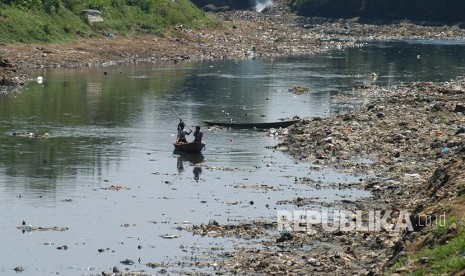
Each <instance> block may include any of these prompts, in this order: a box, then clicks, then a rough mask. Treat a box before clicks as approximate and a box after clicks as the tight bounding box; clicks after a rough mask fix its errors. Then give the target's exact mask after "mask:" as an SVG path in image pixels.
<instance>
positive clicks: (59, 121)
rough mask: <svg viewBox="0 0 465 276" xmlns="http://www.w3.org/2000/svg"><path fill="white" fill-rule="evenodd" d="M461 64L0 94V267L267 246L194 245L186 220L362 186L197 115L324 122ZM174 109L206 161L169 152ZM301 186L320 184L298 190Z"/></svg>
mask: <svg viewBox="0 0 465 276" xmlns="http://www.w3.org/2000/svg"><path fill="white" fill-rule="evenodd" d="M464 62H465V44H464V43H462V42H457V41H435V42H429V41H403V42H385V43H373V44H369V45H366V46H365V47H363V48H355V49H348V50H346V51H343V52H331V53H327V54H321V55H315V56H306V57H289V58H279V59H276V60H253V59H249V60H240V61H231V60H226V61H215V62H181V63H177V64H172V63H160V64H133V65H124V66H106V67H102V68H86V69H73V70H65V69H55V70H50V71H38V72H36V76H37V77H39V76H40V77H42V78H43V79H41V78H39V79H37V80H38V81H36V82H32V83H30V84H29V85H28V86H27V87H26V88H25V89H24V90H23V91H21V92H20V93H16V94H10V95H2V96H1V98H0V122H1V124H0V141H1V142H0V208H1V209H2V210H3V211H2V216H1V218H2V223H1V225H0V233H2V240H1V242H0V244H1V248H2V249H1V252H0V260H1V261H0V273H1V274H2V275H9V274H15V273H17V272H16V271H18V270H21V275H52V274H59V275H96V274H100V273H101V272H102V271H111V270H112V269H117V270H118V271H121V272H124V271H126V270H128V271H140V270H145V271H146V272H147V273H175V274H177V273H188V272H205V273H211V272H212V271H213V269H214V266H213V265H211V266H201V268H199V266H196V265H195V264H196V263H199V262H205V261H211V262H214V260H215V254H216V252H228V251H233V250H234V249H235V248H236V247H238V246H251V247H260V239H259V238H258V239H254V240H249V239H246V238H244V237H242V238H241V237H240V234H238V235H236V236H233V237H212V235H209V236H201V235H193V234H192V233H191V231H189V229H190V228H191V227H192V225H198V224H202V223H205V224H206V223H209V222H210V223H212V222H213V223H221V224H237V223H241V222H248V221H252V220H260V219H264V220H268V221H273V220H276V216H277V211H278V210H293V209H295V208H296V207H295V206H291V205H286V204H280V203H279V202H285V201H286V200H289V199H292V198H295V197H298V196H304V197H307V198H310V197H311V198H314V199H315V202H316V205H318V203H321V204H323V203H328V202H329V203H330V202H331V201H334V200H341V199H351V200H353V199H357V198H362V197H370V196H371V194H370V193H369V192H367V191H364V190H362V189H358V188H357V185H356V184H357V183H358V182H359V181H360V179H363V178H364V177H366V176H365V175H364V174H360V173H359V174H347V173H342V172H338V171H336V170H333V169H331V168H329V167H320V166H314V165H311V164H306V163H298V162H296V161H295V160H293V159H292V158H291V157H290V156H288V155H286V154H284V153H281V152H279V151H276V150H274V149H272V147H273V146H275V145H276V144H278V143H279V139H278V138H276V137H275V135H274V134H275V131H274V130H268V131H260V130H243V129H228V128H219V127H211V128H210V127H206V126H203V124H202V121H205V120H215V121H224V122H229V121H233V122H271V121H279V120H280V119H292V118H294V117H295V116H298V117H300V118H308V117H327V116H331V115H334V114H337V113H341V112H345V111H347V110H350V109H351V108H353V106H352V105H349V104H347V105H345V104H340V103H339V104H337V105H336V104H333V103H332V102H331V96H333V95H336V94H337V93H339V92H341V91H345V90H349V89H352V88H353V87H354V86H359V85H370V84H371V85H378V86H387V85H402V84H405V83H410V82H414V81H447V80H450V79H453V78H455V77H457V76H459V75H462V74H463V72H464V67H463V64H465V63H464ZM295 87H303V88H308V90H309V91H308V92H307V93H303V94H299V93H292V91H290V90H292V89H293V88H295ZM172 109H173V110H175V111H176V112H177V113H179V115H180V116H181V117H182V118H183V120H184V121H185V122H186V124H187V125H188V126H189V127H190V128H194V127H195V126H196V125H200V126H202V131H203V133H204V141H205V143H206V145H207V146H206V149H205V150H204V151H203V152H202V153H201V154H197V155H191V154H177V153H174V152H173V149H174V148H173V145H172V143H173V142H174V140H175V139H176V126H177V123H178V122H179V119H178V118H177V116H176V114H174V113H173V111H172ZM277 131H282V130H277ZM13 133H15V134H18V135H13ZM187 139H188V140H192V139H193V138H192V135H189V136H188V137H187ZM362 161H363V162H370V160H360V162H362ZM304 178H308V179H311V180H312V181H314V182H318V183H320V184H321V185H320V186H321V187H320V188H318V189H316V188H315V187H310V186H308V185H305V184H302V183H300V182H297V181H296V179H304ZM341 184H343V185H344V184H347V185H349V184H350V185H351V187H352V188H350V189H339V188H338V187H339V186H340V185H341ZM316 207H317V206H316ZM270 231H277V230H276V229H274V230H273V229H271V230H270ZM188 264H191V265H188ZM15 268H16V271H15Z"/></svg>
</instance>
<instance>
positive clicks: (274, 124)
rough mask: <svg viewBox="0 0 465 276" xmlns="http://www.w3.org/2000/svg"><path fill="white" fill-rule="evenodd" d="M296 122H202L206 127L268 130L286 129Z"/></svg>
mask: <svg viewBox="0 0 465 276" xmlns="http://www.w3.org/2000/svg"><path fill="white" fill-rule="evenodd" d="M298 121H300V120H288V121H277V122H268V123H233V122H231V123H227V122H213V121H203V122H204V123H205V124H206V125H207V126H222V127H231V128H259V129H268V128H280V127H288V126H290V125H292V124H295V123H297V122H298Z"/></svg>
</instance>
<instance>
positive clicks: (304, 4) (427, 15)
mask: <svg viewBox="0 0 465 276" xmlns="http://www.w3.org/2000/svg"><path fill="white" fill-rule="evenodd" d="M291 6H292V8H293V9H294V10H296V11H298V12H299V13H300V14H302V15H306V16H323V17H356V16H360V17H362V18H367V19H375V18H376V19H389V20H392V19H412V20H424V21H444V22H460V21H465V13H463V11H464V10H465V1H463V0H390V1H386V0H292V1H291Z"/></svg>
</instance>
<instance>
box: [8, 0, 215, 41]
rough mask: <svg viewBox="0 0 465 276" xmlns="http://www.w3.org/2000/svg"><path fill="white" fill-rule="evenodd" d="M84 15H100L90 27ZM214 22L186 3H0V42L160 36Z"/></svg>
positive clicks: (57, 0)
mask: <svg viewBox="0 0 465 276" xmlns="http://www.w3.org/2000/svg"><path fill="white" fill-rule="evenodd" d="M85 9H95V10H98V11H101V12H102V13H101V15H102V17H103V19H104V22H98V23H93V24H90V23H89V22H88V20H87V16H86V15H85V14H83V13H82V10H85ZM214 23H215V22H214V21H213V19H211V18H209V17H208V16H207V15H206V14H205V13H204V12H203V11H201V10H199V9H197V8H196V7H195V6H194V5H193V4H192V3H191V2H190V1H189V0H84V1H80V0H0V34H1V35H0V42H59V41H66V40H70V39H72V38H75V37H76V36H77V35H80V36H93V35H96V34H97V35H98V34H105V33H108V32H111V33H113V34H117V35H131V34H136V33H149V34H157V35H160V34H162V33H163V31H164V30H165V29H166V28H167V27H169V26H173V25H177V24H182V25H184V26H186V27H188V28H198V27H201V26H210V25H213V24H214Z"/></svg>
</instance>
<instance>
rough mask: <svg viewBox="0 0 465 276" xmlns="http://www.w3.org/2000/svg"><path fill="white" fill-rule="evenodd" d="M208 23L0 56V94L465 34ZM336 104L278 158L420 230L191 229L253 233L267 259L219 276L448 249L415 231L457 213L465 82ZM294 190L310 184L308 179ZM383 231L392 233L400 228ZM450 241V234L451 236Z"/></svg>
mask: <svg viewBox="0 0 465 276" xmlns="http://www.w3.org/2000/svg"><path fill="white" fill-rule="evenodd" d="M213 16H217V17H219V18H221V19H222V20H223V21H222V22H223V23H222V24H223V26H222V27H221V28H219V29H214V30H208V31H196V30H188V29H185V28H183V27H182V26H178V27H176V28H173V29H172V30H170V31H169V33H168V34H167V35H166V36H165V37H163V38H159V37H152V36H137V37H135V38H123V37H121V38H119V37H117V38H116V39H115V38H98V39H96V38H93V39H89V38H87V39H82V40H80V41H78V42H75V43H72V44H71V43H69V44H52V45H48V44H47V45H24V44H14V45H13V44H8V45H6V44H3V45H0V55H1V57H2V59H3V61H1V63H0V76H1V78H0V85H1V86H2V88H1V90H0V94H1V93H9V92H11V91H13V89H16V88H18V87H21V86H22V85H24V84H25V83H26V82H27V72H28V71H29V70H32V69H36V68H58V67H66V68H73V67H86V66H88V67H94V66H106V65H113V64H123V63H134V62H161V61H169V62H176V63H177V62H183V61H184V62H186V61H189V60H213V59H243V58H266V59H272V58H275V57H277V56H286V55H306V54H313V53H317V52H323V51H329V50H341V49H344V48H346V47H361V46H363V43H364V42H365V41H370V40H391V39H419V38H422V39H463V38H465V30H463V29H460V28H458V27H456V26H447V27H427V26H417V25H414V24H410V23H408V22H400V23H396V24H390V25H368V24H360V23H358V22H357V21H356V20H355V19H354V20H335V21H327V20H323V19H315V18H313V19H305V18H301V17H297V16H295V15H292V14H290V13H289V12H288V11H287V10H286V8H285V7H283V6H278V7H275V8H271V9H269V10H267V11H266V12H265V13H263V14H258V13H255V12H250V11H231V12H223V13H217V14H214V15H213ZM334 101H336V102H337V101H340V102H343V103H347V102H350V101H352V102H353V103H354V104H355V105H357V106H358V108H357V109H356V110H354V111H351V112H349V113H347V114H342V115H337V116H332V117H328V118H308V119H303V120H302V121H301V123H299V124H296V125H294V126H292V127H290V128H289V129H288V130H289V131H288V133H283V134H281V139H283V142H282V143H280V144H279V145H278V146H277V147H276V149H277V150H280V151H284V152H288V153H289V154H290V155H292V156H293V157H294V158H295V159H296V160H298V161H300V162H308V163H311V164H313V165H315V166H328V167H333V168H337V169H339V170H342V171H346V172H348V173H364V174H366V175H368V177H364V178H363V179H361V181H360V183H354V184H353V185H356V186H357V187H362V188H363V189H366V190H369V191H371V192H372V194H373V197H371V198H368V199H363V200H355V201H351V200H343V201H340V202H336V203H335V204H334V205H332V206H329V207H331V208H344V209H346V210H349V211H355V210H360V209H362V210H365V211H368V210H375V209H376V210H394V216H393V217H396V216H395V215H398V214H399V213H400V211H401V210H407V211H408V212H409V214H411V216H410V217H409V218H410V219H411V221H413V222H415V223H414V225H413V227H414V230H415V231H414V232H409V231H347V232H344V231H335V232H328V231H325V230H324V229H322V228H320V227H315V228H314V229H313V230H314V231H311V232H308V231H291V232H286V231H285V232H278V231H275V230H270V229H275V228H276V226H277V225H276V222H275V221H270V222H263V221H261V222H256V223H255V222H249V223H246V224H240V225H219V224H218V223H213V222H212V223H209V224H205V225H199V226H194V228H193V230H192V232H193V233H194V234H198V235H209V233H213V232H214V233H216V235H217V236H226V235H238V234H237V233H241V232H243V233H246V234H247V235H242V234H241V235H240V236H242V237H244V236H247V237H251V238H256V235H254V233H259V234H260V244H261V245H262V249H256V248H247V247H244V248H239V249H237V250H236V251H234V252H227V253H223V254H222V255H221V256H217V258H218V259H219V260H220V261H218V262H216V263H215V265H214V270H215V271H216V272H217V273H226V274H230V273H237V274H280V275H284V274H286V275H288V274H289V275H297V274H298V275H301V274H311V275H323V274H326V275H327V274H328V273H329V274H333V275H377V274H381V273H383V272H385V271H386V270H388V269H391V268H390V267H391V265H392V264H394V263H395V261H396V260H397V259H398V258H399V256H401V255H405V254H406V252H408V251H409V250H410V249H412V248H416V249H418V248H422V247H424V246H426V245H431V244H434V243H435V241H436V240H440V239H441V238H445V237H443V236H434V235H433V236H431V235H430V233H429V234H428V233H427V232H425V233H424V232H423V231H427V230H426V229H422V227H420V224H421V223H420V222H421V221H422V219H424V216H426V215H428V214H433V213H439V212H442V211H444V212H447V214H450V213H454V208H455V207H454V205H447V206H446V205H444V204H443V202H444V201H448V202H451V200H452V201H453V202H455V201H454V200H458V199H459V198H461V197H462V196H463V195H464V194H465V186H464V185H465V183H463V179H465V178H464V176H465V175H464V174H465V173H464V171H465V170H464V166H463V160H464V157H465V144H464V142H463V137H464V135H465V116H464V114H465V104H464V103H465V78H458V79H457V80H454V81H450V82H446V83H414V84H411V85H408V86H404V87H382V88H381V87H376V86H368V87H365V88H359V89H354V90H353V91H347V92H345V93H341V94H339V95H338V96H337V97H336V98H334ZM296 181H297V182H299V183H302V184H305V185H311V186H312V185H316V183H314V182H312V181H311V180H305V179H297V180H296ZM340 188H341V189H344V188H347V187H340ZM457 202H458V203H457V204H461V203H462V202H461V201H457ZM285 203H286V204H294V205H296V206H299V207H302V206H304V207H305V206H310V205H311V204H312V203H313V201H312V199H311V198H303V197H297V198H294V199H289V200H288V201H287V202H285ZM387 222H388V223H389V224H392V225H395V224H396V223H397V222H398V221H396V220H395V219H388V220H387ZM457 227H458V226H457V225H456V226H455V229H457ZM251 231H253V233H252V232H251ZM453 231H454V229H452V230H451V231H446V233H447V234H448V235H452V236H453V233H454V232H453ZM451 233H452V234H451ZM426 237H429V238H428V240H425V239H426ZM192 265H193V266H200V265H199V264H192ZM202 265H204V266H210V267H211V266H212V264H211V263H204V264H202ZM411 265H412V264H407V265H405V266H403V267H398V268H396V269H395V270H393V271H392V273H400V274H403V273H408V272H409V270H410V269H411ZM143 274H144V272H141V273H139V274H138V273H135V272H134V273H131V274H130V275H143Z"/></svg>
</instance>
